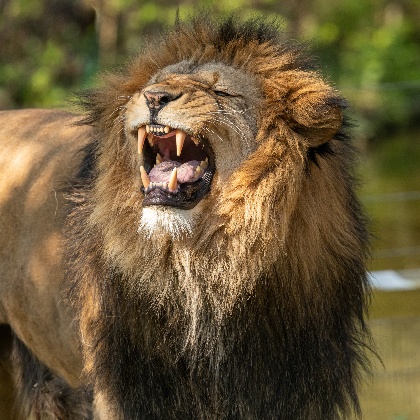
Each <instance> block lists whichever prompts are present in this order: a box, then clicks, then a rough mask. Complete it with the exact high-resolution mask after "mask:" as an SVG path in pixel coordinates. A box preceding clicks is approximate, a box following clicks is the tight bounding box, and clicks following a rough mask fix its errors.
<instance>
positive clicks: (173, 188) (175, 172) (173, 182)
mask: <svg viewBox="0 0 420 420" xmlns="http://www.w3.org/2000/svg"><path fill="white" fill-rule="evenodd" d="M177 176H178V170H177V169H176V168H174V169H173V170H172V173H171V177H170V178H169V182H168V189H169V191H170V192H174V191H176V189H177V188H178V181H177Z"/></svg>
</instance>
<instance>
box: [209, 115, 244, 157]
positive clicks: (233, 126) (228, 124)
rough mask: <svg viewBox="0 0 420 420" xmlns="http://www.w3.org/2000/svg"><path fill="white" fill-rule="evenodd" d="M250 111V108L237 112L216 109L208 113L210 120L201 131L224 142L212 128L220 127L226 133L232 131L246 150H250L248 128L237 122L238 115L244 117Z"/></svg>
mask: <svg viewBox="0 0 420 420" xmlns="http://www.w3.org/2000/svg"><path fill="white" fill-rule="evenodd" d="M250 111H251V108H247V109H244V110H237V109H234V108H225V109H218V110H217V111H211V112H209V115H210V118H209V119H208V120H207V123H206V125H205V126H204V127H203V130H204V131H206V132H207V133H209V134H212V135H214V136H216V137H217V138H219V139H220V141H222V142H223V141H224V140H223V138H222V137H221V136H220V134H219V133H217V132H216V130H215V129H214V128H212V126H213V127H218V126H222V127H225V128H226V129H228V131H233V132H234V133H235V134H236V136H238V137H239V139H240V140H242V143H243V144H245V146H246V148H247V149H248V150H250V149H251V148H252V146H251V143H250V137H249V127H247V126H246V124H244V123H241V122H238V121H237V117H238V115H241V116H245V115H246V114H247V113H249V112H250Z"/></svg>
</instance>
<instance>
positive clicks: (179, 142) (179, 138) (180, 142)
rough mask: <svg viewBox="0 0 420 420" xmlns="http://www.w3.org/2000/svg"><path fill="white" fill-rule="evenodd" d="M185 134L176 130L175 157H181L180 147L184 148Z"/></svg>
mask: <svg viewBox="0 0 420 420" xmlns="http://www.w3.org/2000/svg"><path fill="white" fill-rule="evenodd" d="M186 137H187V134H186V133H184V132H183V131H181V130H176V132H175V141H176V155H177V156H181V151H182V147H183V146H184V141H185V138H186Z"/></svg>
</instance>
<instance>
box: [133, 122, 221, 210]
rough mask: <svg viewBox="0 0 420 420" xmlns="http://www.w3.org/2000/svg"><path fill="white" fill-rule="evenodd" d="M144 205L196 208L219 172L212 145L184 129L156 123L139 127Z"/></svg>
mask: <svg viewBox="0 0 420 420" xmlns="http://www.w3.org/2000/svg"><path fill="white" fill-rule="evenodd" d="M138 152H139V153H140V154H142V155H143V162H144V166H141V167H140V175H141V179H142V182H143V189H142V190H143V193H144V196H145V197H144V200H143V206H151V205H165V206H172V207H178V208H182V209H191V208H193V207H194V206H195V205H196V204H197V203H198V202H199V201H200V200H201V199H202V198H203V197H204V195H205V194H206V193H207V192H208V191H209V189H210V186H211V181H212V178H213V174H214V171H215V166H214V154H213V151H212V149H211V147H210V145H209V144H208V142H207V141H206V140H205V139H203V138H200V139H198V137H194V136H193V135H191V134H188V133H186V132H184V131H182V130H179V129H176V128H172V127H169V126H164V125H159V124H153V125H143V126H141V127H139V128H138Z"/></svg>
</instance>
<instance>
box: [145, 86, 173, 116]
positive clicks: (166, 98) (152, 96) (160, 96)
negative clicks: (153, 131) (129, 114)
mask: <svg viewBox="0 0 420 420" xmlns="http://www.w3.org/2000/svg"><path fill="white" fill-rule="evenodd" d="M178 96H179V95H178ZM178 96H176V95H173V94H171V93H168V92H148V91H146V92H144V97H145V98H146V104H147V106H148V107H149V109H150V110H152V109H153V110H155V111H159V110H160V109H161V108H163V107H164V106H165V105H167V104H168V103H169V102H171V101H173V100H174V99H176V98H177V97H178Z"/></svg>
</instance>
